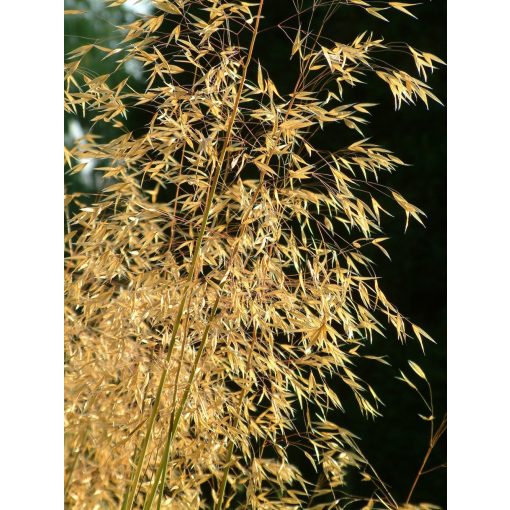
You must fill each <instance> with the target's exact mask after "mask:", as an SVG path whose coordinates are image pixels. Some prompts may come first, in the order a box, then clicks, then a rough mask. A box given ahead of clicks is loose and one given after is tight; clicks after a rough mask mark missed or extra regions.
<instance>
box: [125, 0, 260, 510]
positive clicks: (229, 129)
mask: <svg viewBox="0 0 510 510" xmlns="http://www.w3.org/2000/svg"><path fill="white" fill-rule="evenodd" d="M263 5H264V0H260V3H259V8H258V13H257V17H256V22H255V27H254V30H253V34H252V38H251V42H250V48H249V51H248V56H247V59H246V62H245V64H244V66H243V74H242V77H241V81H240V83H239V87H238V90H237V94H236V97H235V101H234V106H233V110H232V114H231V116H230V118H229V121H228V124H227V128H226V135H225V140H224V142H223V146H222V150H221V153H220V157H219V160H218V163H217V165H216V168H215V170H214V175H213V179H212V183H211V186H210V188H209V192H208V194H207V199H206V204H205V209H204V213H203V216H202V225H201V227H200V232H199V234H198V237H197V241H196V244H195V247H194V250H193V256H192V260H191V265H190V270H189V273H188V278H187V282H186V287H185V290H184V292H183V296H182V298H181V303H180V305H179V310H178V312H177V317H176V319H175V323H174V327H173V331H172V339H171V341H170V346H169V349H168V354H167V357H166V365H168V364H169V362H170V359H171V354H172V350H173V347H174V344H175V339H176V336H177V331H178V328H179V325H180V322H181V318H182V314H183V311H184V304H185V302H186V297H187V293H188V291H189V287H190V283H191V282H192V280H193V278H194V274H195V269H196V265H197V261H198V255H199V252H200V249H201V247H202V240H203V237H204V233H205V229H206V226H207V221H208V219H209V211H210V209H211V205H212V201H213V198H214V195H215V193H216V187H217V185H218V180H219V177H220V171H221V168H222V166H223V161H224V159H225V155H226V153H227V148H228V146H229V143H230V138H231V136H232V128H233V126H234V121H235V118H236V115H237V110H238V108H239V102H240V100H241V94H242V90H243V88H244V83H245V81H246V75H247V72H248V67H249V64H250V61H251V57H252V54H253V48H254V46H255V40H256V38H257V33H258V27H259V23H260V15H261V12H262V6H263ZM218 301H219V295H218V297H217V301H216V303H217V302H218ZM216 306H217V305H216ZM209 327H210V323H209V324H208V326H207V328H206V331H207V332H208V331H209ZM204 346H205V340H204V342H202V345H201V349H199V353H200V354H201V352H202V351H203V348H204ZM199 353H197V356H196V358H199ZM197 361H198V359H197ZM167 371H168V366H166V367H165V369H164V370H163V373H162V374H161V379H160V383H159V386H158V391H157V394H156V399H155V401H154V404H153V410H152V413H151V417H150V419H149V424H148V426H147V431H146V433H145V437H144V439H143V442H142V452H141V455H140V459H139V461H138V464H137V467H136V472H135V477H134V479H133V482H132V484H131V485H130V489H129V495H128V498H127V504H126V510H131V509H132V507H133V501H134V496H135V490H136V486H137V485H138V482H139V479H140V473H141V470H142V464H143V460H144V458H145V454H146V452H147V447H148V444H149V440H150V436H151V433H152V429H153V426H154V422H155V419H156V415H157V413H158V410H159V406H160V403H161V394H162V392H163V386H164V384H165V380H166V376H167ZM188 393H189V387H188V388H187V392H186V393H185V395H186V398H187V394H188ZM180 412H181V413H182V409H181V410H180ZM178 416H179V417H180V414H179V415H178ZM178 421H179V419H178V418H177V417H176V419H175V422H174V427H172V430H173V432H171V435H169V437H170V442H171V438H172V437H173V434H174V433H175V429H176V427H177V424H178ZM161 469H162V463H160V469H158V472H159V471H160V470H161ZM160 476H161V473H160ZM158 481H159V480H158V479H157V480H155V485H156V486H157V483H158ZM151 494H152V490H151Z"/></svg>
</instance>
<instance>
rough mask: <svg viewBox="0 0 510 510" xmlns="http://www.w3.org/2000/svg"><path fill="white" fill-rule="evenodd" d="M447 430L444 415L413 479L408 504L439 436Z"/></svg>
mask: <svg viewBox="0 0 510 510" xmlns="http://www.w3.org/2000/svg"><path fill="white" fill-rule="evenodd" d="M445 431H446V415H445V416H444V418H443V421H442V422H441V425H439V428H438V429H437V431H436V433H435V434H434V436H433V437H432V439H431V440H430V443H429V447H428V448H427V452H426V453H425V457H424V458H423V461H422V463H421V465H420V469H419V470H418V473H417V475H416V477H415V479H414V481H413V484H412V486H411V489H410V491H409V494H408V495H407V499H406V504H407V503H409V501H411V497H412V495H413V492H414V489H415V488H416V485H417V484H418V480H419V479H420V477H421V475H423V474H424V469H425V466H426V465H427V462H428V460H429V457H430V454H431V453H432V450H433V449H434V447H435V446H436V444H437V442H438V441H439V438H440V437H441V436H442V435H443V433H444V432H445Z"/></svg>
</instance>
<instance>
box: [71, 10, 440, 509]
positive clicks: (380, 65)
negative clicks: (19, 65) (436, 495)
mask: <svg viewBox="0 0 510 510" xmlns="http://www.w3.org/2000/svg"><path fill="white" fill-rule="evenodd" d="M107 3H108V4H109V5H110V6H112V7H113V8H114V7H115V6H118V5H120V4H122V3H123V1H122V0H116V1H108V2H107ZM153 4H154V6H155V7H156V11H155V13H154V14H152V15H147V16H139V17H138V18H137V19H136V20H135V21H133V22H132V23H130V24H129V25H128V26H123V27H119V29H120V30H121V31H122V33H123V36H124V37H123V42H122V44H121V45H120V46H119V47H116V48H113V49H111V48H105V47H102V46H98V45H95V44H88V45H86V46H83V47H81V48H78V49H77V50H75V51H74V52H73V53H72V54H71V55H68V59H67V61H66V67H65V71H66V74H65V108H66V111H67V112H69V113H72V114H74V115H82V114H87V115H91V116H92V120H93V122H95V123H108V124H110V125H111V126H113V127H114V128H115V129H116V130H117V132H118V136H117V137H115V138H113V139H110V140H100V139H98V137H97V136H94V135H92V134H91V133H89V134H87V135H86V136H85V137H84V138H83V139H81V140H79V142H78V143H76V144H75V145H74V146H72V147H67V148H66V164H67V166H68V168H69V169H70V171H71V172H79V171H81V170H83V167H84V163H83V160H84V159H88V158H95V159H96V160H98V161H100V165H99V167H98V168H97V171H99V172H102V176H103V182H104V189H103V191H102V193H101V194H100V195H99V196H97V197H96V198H95V199H94V200H93V201H92V203H89V202H90V201H89V202H87V203H85V201H84V197H82V196H80V195H74V196H67V197H66V210H67V211H73V212H72V213H71V214H69V215H68V218H67V224H68V226H69V233H68V234H67V235H66V239H65V241H66V258H65V291H66V308H65V326H66V336H65V356H66V363H65V392H66V394H65V434H66V482H65V490H66V502H67V505H68V507H69V508H77V509H100V508H122V509H123V510H131V509H132V508H140V509H144V510H149V509H150V508H158V509H159V508H168V509H183V510H185V509H186V510H187V509H199V508H213V507H214V508H215V510H221V509H225V508H247V509H248V508H253V509H264V510H270V509H273V508H274V509H298V508H313V509H315V510H320V509H329V508H347V507H348V508H364V509H365V510H369V509H374V510H375V509H383V508H388V509H393V510H397V509H400V510H404V509H405V510H411V509H421V510H425V509H428V508H430V509H432V508H434V506H432V505H429V506H426V505H421V506H412V505H410V504H409V503H406V505H404V506H399V505H398V503H397V502H396V501H395V500H394V498H393V497H392V495H391V493H390V492H389V490H388V488H387V487H386V486H385V485H384V483H383V482H382V481H381V480H380V478H379V477H378V475H377V474H376V473H375V471H374V470H373V469H372V468H371V466H370V464H369V463H368V461H367V459H366V458H365V457H364V455H363V454H362V452H361V451H360V449H359V447H358V446H357V443H356V440H355V437H354V436H353V435H352V434H351V433H350V432H349V431H347V430H345V429H343V428H341V427H340V426H339V425H337V424H336V423H333V422H332V421H331V418H330V417H331V415H332V410H333V409H334V408H341V407H342V399H343V398H344V397H343V395H344V391H345V390H348V391H349V392H352V393H353V394H354V396H355V398H356V400H357V402H358V404H359V407H360V409H361V411H362V412H363V413H364V414H366V415H367V416H376V415H378V414H379V412H380V411H379V404H380V401H379V398H378V396H377V394H376V392H375V390H374V389H373V388H372V387H371V386H370V384H369V383H368V382H366V381H363V380H362V379H361V378H360V377H359V376H358V375H357V374H356V363H357V361H359V360H360V359H361V358H366V359H371V358H372V359H373V356H370V351H369V350H368V349H367V345H368V344H369V343H370V342H371V341H372V337H373V335H376V334H377V335H385V327H386V325H385V322H386V324H387V325H389V326H390V327H392V328H394V330H395V331H396V335H397V337H398V338H399V340H400V341H402V342H405V341H406V340H407V339H408V338H409V337H411V336H414V337H415V338H416V339H417V341H419V342H420V343H421V344H422V343H423V342H424V341H427V340H431V339H430V337H429V336H428V335H427V334H426V333H425V331H423V330H422V329H420V328H419V327H418V326H416V325H414V324H412V323H411V322H410V321H409V320H408V319H407V318H406V317H404V316H403V315H402V314H401V313H400V312H399V311H398V310H397V308H396V307H395V306H394V305H393V304H392V303H391V302H390V300H389V299H388V298H387V297H386V296H385V294H384V293H383V291H382V290H381V288H380V286H379V283H378V277H377V276H376V274H375V272H374V268H373V266H372V262H371V260H370V259H369V258H368V256H367V254H366V248H367V247H368V246H370V245H372V246H375V247H376V248H378V249H380V250H382V251H383V252H384V253H386V251H385V249H384V247H383V246H382V243H383V242H384V240H385V239H386V237H385V236H384V233H383V231H382V226H381V215H383V214H388V213H387V211H385V209H383V206H382V205H381V202H384V201H387V198H388V197H389V198H391V199H393V200H394V201H395V202H396V204H397V205H398V206H399V207H401V208H402V209H403V210H404V212H405V215H406V217H407V219H408V220H409V219H411V218H413V219H416V220H418V221H421V217H422V215H423V213H422V211H420V210H419V209H418V208H416V207H415V206H413V205H412V204H410V203H409V202H407V201H406V199H405V198H404V197H402V196H401V195H400V194H399V193H398V192H396V191H395V190H390V189H387V188H385V187H383V186H380V185H378V184H377V179H378V175H380V174H381V173H382V172H393V171H394V170H396V169H397V168H398V166H400V165H402V164H403V162H402V161H401V160H400V159H399V158H398V157H397V156H395V155H393V154H392V153H391V152H390V151H389V150H387V149H384V148H382V147H379V146H377V145H376V144H374V143H372V142H370V141H369V140H368V139H366V138H365V137H364V135H363V126H364V125H365V124H367V123H368V122H369V116H368V115H369V110H370V108H371V107H372V106H374V105H373V104H370V103H353V104H346V103H345V102H344V101H343V99H342V98H343V92H344V88H345V87H347V86H352V87H355V86H362V85H363V81H364V79H365V77H367V76H368V75H373V77H374V78H375V79H380V80H382V81H383V82H385V83H386V84H387V85H388V87H389V90H390V92H391V94H392V95H393V97H394V101H395V106H396V108H400V107H401V105H402V103H414V102H416V101H422V102H423V103H425V104H427V103H428V102H429V101H438V99H437V98H436V97H435V96H434V94H433V93H432V92H431V89H430V86H429V85H427V84H426V81H425V80H426V78H427V72H431V71H432V70H433V69H434V68H435V66H436V65H437V64H440V63H441V60H440V59H439V58H437V57H435V56H434V55H431V54H430V53H426V52H421V51H419V50H417V49H415V48H410V47H408V46H403V45H400V46H402V47H400V46H399V47H398V49H399V51H400V50H401V49H405V50H406V51H407V52H408V53H409V55H410V59H411V61H414V63H415V65H416V68H417V72H418V76H419V77H416V76H411V75H409V74H407V73H406V72H404V71H401V70H398V69H395V68H393V67H392V66H391V65H389V64H386V63H385V62H384V60H383V59H382V56H383V55H384V53H385V52H388V53H389V52H391V51H394V50H395V49H396V47H395V46H394V45H393V46H392V45H389V44H387V43H385V42H384V41H383V40H382V39H378V38H376V37H375V36H374V35H372V34H368V33H363V34H361V35H360V36H359V37H357V38H356V39H355V40H354V41H351V42H343V43H340V42H331V41H329V40H328V39H326V38H324V37H323V36H322V35H321V33H320V31H319V32H318V33H313V32H312V31H310V30H307V29H306V24H304V23H303V24H301V20H304V19H305V18H306V19H310V17H322V18H323V20H324V23H327V21H328V19H330V17H331V16H333V15H335V14H338V13H339V12H340V13H341V11H342V10H343V9H344V8H357V9H363V10H365V11H366V12H367V13H368V14H369V15H373V16H376V17H384V18H391V15H392V13H393V12H397V11H401V12H404V13H409V12H408V9H411V7H412V6H411V4H406V3H400V2H385V1H383V2H371V1H368V0H366V1H361V0H345V1H341V0H338V1H333V2H332V1H322V0H313V1H312V2H308V3H307V4H306V5H308V4H309V6H308V7H306V8H305V4H304V3H303V2H300V1H298V0H295V1H294V5H295V8H296V11H295V13H293V14H294V15H293V16H292V17H291V19H290V21H289V27H287V26H286V27H285V31H286V33H287V34H288V35H289V38H290V41H291V42H290V44H289V56H291V57H292V58H293V59H296V60H297V61H298V64H299V65H298V67H299V75H298V76H297V80H296V83H295V87H294V90H293V92H291V93H284V92H283V91H279V90H277V87H276V85H275V83H274V82H273V81H272V80H271V77H270V76H269V74H268V72H267V70H266V69H265V68H264V62H263V61H260V62H257V61H255V60H254V59H253V48H254V47H256V44H257V37H258V35H259V33H260V32H261V30H269V29H275V30H279V29H282V27H269V26H265V25H264V10H265V9H270V8H271V6H270V2H269V1H267V0H266V5H264V2H263V0H259V1H256V2H255V1H253V2H251V3H248V2H242V1H238V0H232V1H226V0H172V1H170V0H154V1H153ZM375 4H377V7H374V5H375ZM68 14H69V15H78V14H79V12H78V11H76V12H75V11H72V12H71V11H69V12H68ZM340 15H341V14H340ZM291 25H292V27H291ZM162 26H164V27H168V26H171V27H172V29H171V30H170V31H164V30H163V29H162ZM93 49H99V50H100V51H101V52H102V53H103V54H104V55H103V56H104V57H105V58H107V59H110V60H109V61H111V63H112V64H111V67H112V72H111V74H110V75H104V76H93V75H92V74H91V73H90V71H89V70H87V68H83V67H82V66H81V62H82V59H83V58H84V57H85V55H87V53H88V52H90V51H91V50H93ZM132 59H134V60H137V61H139V62H141V63H142V64H143V66H144V69H145V85H146V89H145V91H143V92H137V91H135V90H133V89H132V88H131V86H130V84H129V82H128V81H126V80H123V81H121V82H120V83H118V82H117V81H116V80H115V76H116V74H115V73H116V70H117V69H118V68H119V67H120V66H121V65H122V64H124V63H125V62H127V61H129V60H132ZM146 105H152V106H153V107H154V109H155V113H154V114H153V116H152V119H151V121H150V123H149V125H147V126H146V129H145V130H144V131H143V132H142V133H134V132H129V131H128V130H127V128H126V127H125V125H124V119H125V118H126V117H127V116H128V115H129V112H130V111H131V110H132V109H136V108H144V107H145V106H146ZM327 124H332V125H333V124H334V125H335V126H337V129H338V131H339V133H341V132H342V130H349V131H353V132H355V133H358V141H356V142H355V143H349V144H345V145H343V144H342V143H341V136H339V137H338V139H339V140H340V142H339V145H338V147H337V148H336V149H335V150H323V149H320V148H317V147H315V146H314V143H313V136H314V134H315V133H316V132H317V131H318V130H321V129H324V128H325V126H326V125H327ZM344 132H345V131H344ZM163 192H165V193H167V194H168V196H170V197H171V198H170V199H169V200H166V201H162V200H161V199H160V196H161V194H162V193H163ZM381 197H383V198H382V199H381ZM375 361H383V362H384V361H385V360H383V359H376V360H375ZM411 368H412V369H413V370H414V372H415V373H416V374H417V375H418V376H420V377H421V374H420V373H419V372H418V371H417V370H418V369H419V367H418V365H416V364H414V366H413V365H411ZM419 370H421V369H419ZM403 377H404V378H405V379H404V380H405V381H406V382H407V383H408V384H410V385H411V386H414V383H412V382H411V381H410V380H409V379H408V378H407V377H406V376H405V375H403ZM337 382H341V383H342V385H343V388H344V389H343V390H342V391H339V390H338V384H337ZM432 421H433V420H432ZM432 426H433V425H432ZM290 446H292V447H297V448H299V449H300V450H301V451H302V452H303V454H304V455H305V456H306V458H307V459H308V461H309V462H310V465H311V466H312V469H311V471H310V472H309V473H304V472H301V471H300V470H299V469H298V467H297V466H295V465H293V463H292V462H291V460H289V447H290ZM351 471H352V472H356V471H359V472H360V473H362V474H363V476H364V477H365V478H366V479H367V480H369V481H370V484H371V491H370V492H369V495H367V496H366V497H360V496H352V495H349V487H348V485H346V476H347V473H348V472H351ZM411 493H412V491H411ZM410 496H411V494H410Z"/></svg>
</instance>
